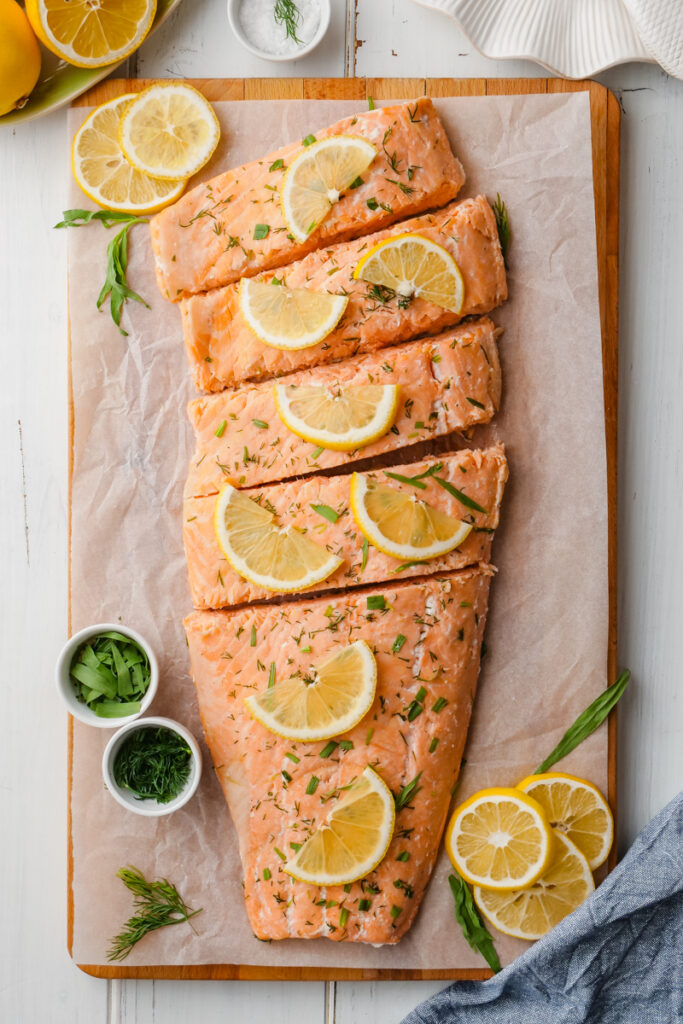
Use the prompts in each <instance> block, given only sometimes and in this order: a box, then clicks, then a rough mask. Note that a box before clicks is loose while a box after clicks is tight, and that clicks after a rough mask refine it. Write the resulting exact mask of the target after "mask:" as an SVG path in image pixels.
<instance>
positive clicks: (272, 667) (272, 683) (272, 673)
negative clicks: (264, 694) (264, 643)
mask: <svg viewBox="0 0 683 1024" xmlns="http://www.w3.org/2000/svg"><path fill="white" fill-rule="evenodd" d="M271 686H275V662H274V661H271V663H270V672H269V673H268V689H269V690H270V688H271Z"/></svg>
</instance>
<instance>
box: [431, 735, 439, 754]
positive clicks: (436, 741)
mask: <svg viewBox="0 0 683 1024" xmlns="http://www.w3.org/2000/svg"><path fill="white" fill-rule="evenodd" d="M438 745H439V737H438V736H435V737H434V739H433V740H432V742H431V743H430V744H429V753H430V754H433V753H434V751H435V750H436V748H437V747H438Z"/></svg>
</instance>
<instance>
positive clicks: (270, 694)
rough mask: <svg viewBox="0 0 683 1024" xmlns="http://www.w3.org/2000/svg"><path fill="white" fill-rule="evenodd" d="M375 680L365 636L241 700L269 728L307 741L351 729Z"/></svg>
mask: <svg viewBox="0 0 683 1024" xmlns="http://www.w3.org/2000/svg"><path fill="white" fill-rule="evenodd" d="M376 685H377V665H376V663H375V658H374V655H373V653H372V651H371V650H370V648H369V647H368V645H367V644H366V643H365V641H364V640H356V641H354V643H352V644H349V645H348V647H342V648H340V649H339V650H337V651H335V652H334V653H333V654H331V655H330V657H329V658H327V659H326V660H325V661H323V662H321V664H320V665H313V666H312V667H311V670H310V672H308V673H307V674H306V675H305V676H302V675H300V674H299V675H296V676H290V678H289V679H285V680H283V681H282V682H281V683H275V685H274V686H271V687H270V688H269V689H267V690H264V691H263V692H262V693H257V694H254V695H253V696H251V697H247V699H246V701H245V703H246V705H247V707H248V708H249V711H250V712H251V714H252V715H253V717H254V718H255V719H256V720H257V721H259V722H260V723H261V725H264V726H265V727H266V729H269V730H270V731H271V732H274V733H277V735H278V736H285V737H286V738H287V739H290V740H302V741H303V742H305V743H312V742H314V741H315V740H329V739H330V737H331V736H337V735H338V734H339V733H341V732H348V731H349V729H353V727H354V725H357V724H358V722H360V720H361V718H363V716H364V715H366V714H367V713H368V711H369V710H370V707H371V706H372V702H373V700H374V699H375V686H376Z"/></svg>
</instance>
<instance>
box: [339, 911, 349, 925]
mask: <svg viewBox="0 0 683 1024" xmlns="http://www.w3.org/2000/svg"><path fill="white" fill-rule="evenodd" d="M348 919H349V911H348V908H347V907H342V908H341V910H340V911H339V927H340V928H346V922H347V921H348Z"/></svg>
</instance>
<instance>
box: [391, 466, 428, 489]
mask: <svg viewBox="0 0 683 1024" xmlns="http://www.w3.org/2000/svg"><path fill="white" fill-rule="evenodd" d="M384 475H385V476H389V477H391V479H392V480H398V482H399V483H401V484H410V486H411V487H418V488H419V489H420V490H421V491H425V490H426V489H427V484H423V483H422V481H421V480H418V479H417V477H412V476H403V475H402V474H401V473H390V472H389V471H388V470H386V469H385V470H384Z"/></svg>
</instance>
